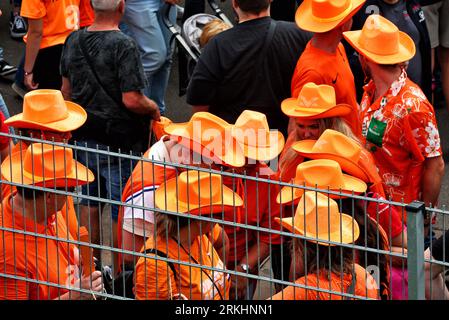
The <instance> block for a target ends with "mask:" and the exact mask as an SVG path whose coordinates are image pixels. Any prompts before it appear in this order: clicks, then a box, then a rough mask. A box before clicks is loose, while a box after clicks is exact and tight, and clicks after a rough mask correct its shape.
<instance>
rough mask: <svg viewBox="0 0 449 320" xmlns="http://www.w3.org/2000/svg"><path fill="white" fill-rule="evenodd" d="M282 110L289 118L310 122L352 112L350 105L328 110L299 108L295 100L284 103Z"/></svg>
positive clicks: (337, 106)
mask: <svg viewBox="0 0 449 320" xmlns="http://www.w3.org/2000/svg"><path fill="white" fill-rule="evenodd" d="M281 109H282V112H283V113H285V114H286V115H287V116H289V117H292V118H302V119H310V120H313V119H322V118H332V117H341V116H346V115H348V114H350V113H351V111H352V107H351V106H350V105H348V104H337V105H336V106H333V107H331V108H328V109H325V108H315V107H310V108H306V107H298V106H297V99H294V98H288V99H285V100H284V101H282V104H281Z"/></svg>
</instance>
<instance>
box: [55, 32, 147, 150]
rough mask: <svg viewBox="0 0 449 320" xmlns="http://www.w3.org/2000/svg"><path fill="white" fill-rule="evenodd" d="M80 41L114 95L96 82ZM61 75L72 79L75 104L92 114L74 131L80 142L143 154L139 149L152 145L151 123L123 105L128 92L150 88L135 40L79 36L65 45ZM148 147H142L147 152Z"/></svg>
mask: <svg viewBox="0 0 449 320" xmlns="http://www.w3.org/2000/svg"><path fill="white" fill-rule="evenodd" d="M80 36H81V37H82V38H83V40H84V46H85V48H86V50H87V53H88V55H89V56H90V59H91V61H92V64H93V66H94V68H95V71H96V74H97V76H98V77H99V79H100V81H101V83H102V85H103V87H106V90H107V91H108V93H106V92H105V90H103V89H102V87H101V85H100V84H99V83H98V81H97V80H96V78H95V75H94V73H93V72H92V70H91V68H90V66H89V64H88V63H87V60H86V59H85V57H84V55H83V53H82V50H81V49H80V45H79V43H80ZM61 74H62V76H63V77H66V78H68V79H69V80H70V84H71V87H72V101H73V102H76V103H78V104H79V105H81V106H82V107H84V108H85V109H86V111H87V113H88V120H87V121H86V124H85V125H84V126H83V127H81V128H80V129H78V130H77V131H75V132H74V134H73V136H74V138H76V139H78V140H87V139H94V140H96V141H99V142H101V143H104V144H107V145H110V146H112V147H117V148H118V147H120V148H121V149H125V150H131V149H132V150H135V151H141V150H136V148H135V147H133V145H138V144H144V145H145V143H146V144H147V141H148V128H149V125H148V124H149V118H148V117H146V116H144V117H143V116H142V115H137V114H134V113H132V112H130V111H129V110H128V109H127V108H126V107H125V105H124V104H123V103H122V102H121V101H122V93H123V92H131V91H141V90H142V89H144V88H145V74H144V71H143V67H142V62H141V60H140V55H139V51H138V49H137V46H136V44H135V42H134V40H133V39H131V38H130V37H128V36H126V35H125V34H123V33H122V32H120V31H92V32H90V31H86V30H85V29H83V30H79V31H76V32H73V33H71V34H70V36H69V37H68V38H67V40H66V43H65V45H64V50H63V54H62V57H61ZM146 147H147V145H145V146H142V148H144V149H143V150H145V148H146Z"/></svg>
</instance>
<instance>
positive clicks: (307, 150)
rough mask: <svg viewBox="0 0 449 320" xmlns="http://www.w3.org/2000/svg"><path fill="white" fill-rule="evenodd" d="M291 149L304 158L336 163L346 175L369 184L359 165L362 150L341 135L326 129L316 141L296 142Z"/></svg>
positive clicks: (355, 143)
mask: <svg viewBox="0 0 449 320" xmlns="http://www.w3.org/2000/svg"><path fill="white" fill-rule="evenodd" d="M292 148H293V150H295V151H296V152H298V153H299V154H300V155H302V156H303V157H305V158H309V159H331V160H334V161H337V162H338V163H339V164H340V167H341V169H342V170H343V171H345V172H346V173H349V174H350V175H351V176H354V177H357V178H359V179H361V180H363V181H365V182H371V181H370V180H371V179H370V177H369V175H368V174H367V173H366V171H365V170H364V169H363V167H362V166H361V165H360V160H361V157H362V155H363V148H362V147H361V146H360V145H359V144H358V143H357V142H356V141H355V140H353V139H351V138H349V137H347V136H345V135H344V134H343V133H340V132H338V131H335V130H332V129H327V130H325V131H324V132H323V133H322V134H321V136H320V137H319V138H318V140H302V141H297V142H295V143H294V144H293V145H292Z"/></svg>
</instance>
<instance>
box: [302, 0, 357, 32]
mask: <svg viewBox="0 0 449 320" xmlns="http://www.w3.org/2000/svg"><path fill="white" fill-rule="evenodd" d="M364 3H365V0H353V1H352V10H351V11H349V12H348V14H347V15H345V16H343V17H341V18H340V19H337V20H334V21H327V22H325V21H319V20H317V19H315V18H314V17H313V14H312V1H311V0H305V1H304V2H303V3H302V4H301V5H300V6H299V7H298V9H297V10H296V14H295V22H296V25H297V26H298V27H300V28H301V29H303V30H306V31H310V32H317V33H322V32H327V31H330V30H332V29H334V28H336V27H337V26H338V25H340V24H341V23H342V22H344V21H346V20H347V19H349V18H350V17H352V16H353V15H354V14H356V13H357V11H358V10H359V9H360V7H361V6H363V4H364Z"/></svg>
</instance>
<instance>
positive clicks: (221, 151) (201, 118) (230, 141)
mask: <svg viewBox="0 0 449 320" xmlns="http://www.w3.org/2000/svg"><path fill="white" fill-rule="evenodd" d="M231 127H232V126H231V125H230V124H229V123H227V122H226V121H224V120H223V119H221V118H219V117H217V116H215V115H213V114H211V113H209V112H196V113H194V114H193V115H192V118H191V119H190V121H189V122H185V123H172V124H169V125H168V126H166V127H165V129H164V130H165V133H167V134H169V135H171V136H177V137H179V138H180V139H179V143H181V144H183V145H185V146H186V147H187V148H189V149H190V150H193V151H195V152H197V153H199V154H201V155H203V156H205V157H206V158H209V159H211V160H213V161H214V162H215V163H217V164H223V165H226V166H232V167H237V168H238V167H242V166H244V165H245V156H244V154H243V150H242V149H241V147H240V146H239V144H238V143H237V142H236V141H235V139H234V138H232V136H231V133H230V130H231Z"/></svg>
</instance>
